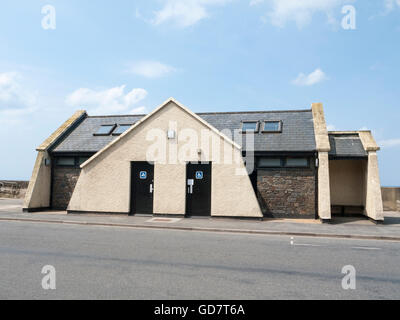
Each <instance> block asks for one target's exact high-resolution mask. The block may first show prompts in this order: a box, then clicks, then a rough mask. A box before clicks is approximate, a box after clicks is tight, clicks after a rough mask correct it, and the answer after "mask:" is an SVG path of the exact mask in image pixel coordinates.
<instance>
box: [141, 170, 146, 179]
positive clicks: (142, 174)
mask: <svg viewBox="0 0 400 320" xmlns="http://www.w3.org/2000/svg"><path fill="white" fill-rule="evenodd" d="M140 179H142V180H146V179H147V171H140Z"/></svg>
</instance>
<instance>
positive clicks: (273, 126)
mask: <svg viewBox="0 0 400 320" xmlns="http://www.w3.org/2000/svg"><path fill="white" fill-rule="evenodd" d="M263 132H267V133H269V132H271V133H272V132H282V121H264V128H263Z"/></svg>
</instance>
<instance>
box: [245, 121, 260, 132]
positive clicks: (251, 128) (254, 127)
mask: <svg viewBox="0 0 400 320" xmlns="http://www.w3.org/2000/svg"><path fill="white" fill-rule="evenodd" d="M242 132H243V133H246V132H258V121H243V122H242Z"/></svg>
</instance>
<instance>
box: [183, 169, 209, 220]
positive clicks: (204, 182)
mask: <svg viewBox="0 0 400 320" xmlns="http://www.w3.org/2000/svg"><path fill="white" fill-rule="evenodd" d="M186 215H188V216H211V163H208V164H203V163H201V164H200V163H199V164H195V163H188V164H187V167H186Z"/></svg>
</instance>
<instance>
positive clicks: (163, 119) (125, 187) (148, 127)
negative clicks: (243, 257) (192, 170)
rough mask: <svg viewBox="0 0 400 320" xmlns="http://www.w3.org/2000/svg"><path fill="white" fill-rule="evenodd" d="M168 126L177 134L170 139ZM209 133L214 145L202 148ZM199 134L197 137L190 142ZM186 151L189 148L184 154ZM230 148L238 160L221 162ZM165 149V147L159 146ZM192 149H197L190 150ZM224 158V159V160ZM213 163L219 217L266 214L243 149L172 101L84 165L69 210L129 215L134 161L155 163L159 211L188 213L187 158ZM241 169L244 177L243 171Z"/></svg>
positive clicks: (214, 202) (214, 208)
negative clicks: (259, 202) (204, 135)
mask: <svg viewBox="0 0 400 320" xmlns="http://www.w3.org/2000/svg"><path fill="white" fill-rule="evenodd" d="M168 129H174V130H176V132H177V138H176V139H174V140H167V138H166V133H167V131H168ZM202 130H203V133H204V130H205V131H206V132H208V134H209V135H210V136H209V138H210V139H209V141H210V143H209V148H204V147H203V148H202V153H201V156H200V155H199V154H198V152H197V151H198V149H200V148H201V138H200V137H201V132H202ZM193 132H194V133H197V135H198V137H199V138H198V139H197V140H196V141H194V140H190V139H189V138H188V136H190V134H191V133H193ZM155 141H159V142H160V143H161V145H163V143H165V151H166V155H167V156H166V158H165V159H163V157H162V154H164V153H163V152H157V151H155V150H154V148H153V144H154V142H155ZM185 150H186V152H185ZM224 150H229V151H230V152H231V155H233V157H234V158H236V159H239V160H238V164H236V163H235V164H218V162H219V160H224V159H223V156H221V155H223V153H224ZM158 151H160V150H158ZM190 151H192V152H190ZM220 158H222V159H220ZM199 160H202V161H212V162H213V164H212V169H213V171H212V199H211V200H212V201H211V211H212V215H214V216H242V217H262V213H261V210H260V208H259V205H258V202H257V199H256V196H255V193H254V191H253V188H252V185H251V182H250V178H249V177H248V175H247V174H246V173H245V172H244V170H245V169H244V164H243V160H242V157H241V151H240V149H237V148H235V147H234V146H233V145H232V144H231V143H230V142H228V141H226V140H224V139H223V138H222V137H221V136H220V135H219V134H217V133H215V132H214V131H211V130H209V128H208V127H207V126H205V125H204V124H203V123H201V122H200V121H199V120H197V119H196V118H194V117H193V116H192V115H191V114H190V113H188V112H186V111H185V110H184V109H182V108H181V107H179V106H178V105H176V104H175V103H174V102H169V103H167V104H166V105H165V106H164V107H163V108H161V109H159V111H157V112H156V113H154V114H153V115H152V116H151V117H149V118H148V119H147V120H146V121H144V122H143V123H141V124H139V125H138V126H137V127H136V128H134V129H133V130H132V131H130V132H128V133H127V134H126V135H125V136H123V137H121V139H120V140H119V141H118V142H117V143H114V144H112V145H111V146H110V147H109V148H107V149H105V150H104V151H103V152H101V153H99V154H98V156H97V157H95V158H93V160H92V161H90V162H88V163H87V164H86V165H83V168H82V172H81V175H80V178H79V180H78V183H77V185H76V188H75V191H74V193H73V195H72V199H71V202H70V205H69V207H68V210H70V211H93V212H120V213H129V210H130V163H131V162H132V161H154V163H155V167H154V178H155V179H154V188H155V189H154V213H155V214H180V215H183V214H185V201H186V162H185V161H199ZM238 170H241V173H242V174H243V173H244V175H238V174H237V171H238Z"/></svg>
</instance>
